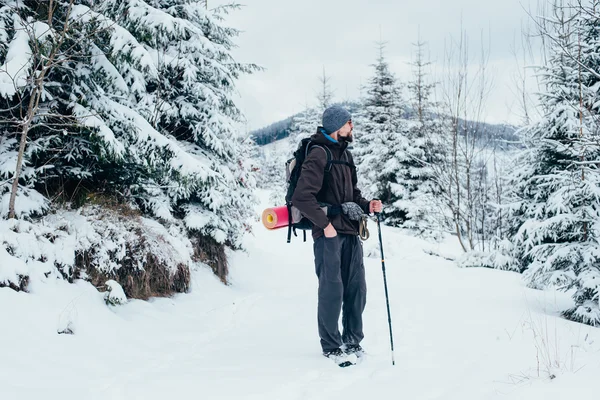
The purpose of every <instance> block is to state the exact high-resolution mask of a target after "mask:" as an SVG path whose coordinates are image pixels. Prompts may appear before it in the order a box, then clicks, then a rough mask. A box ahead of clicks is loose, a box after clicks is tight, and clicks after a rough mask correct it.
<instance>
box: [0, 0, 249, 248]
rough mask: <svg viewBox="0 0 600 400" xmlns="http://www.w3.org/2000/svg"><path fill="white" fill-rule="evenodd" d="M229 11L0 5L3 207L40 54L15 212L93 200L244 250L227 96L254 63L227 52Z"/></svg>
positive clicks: (196, 5)
mask: <svg viewBox="0 0 600 400" xmlns="http://www.w3.org/2000/svg"><path fill="white" fill-rule="evenodd" d="M232 8H236V6H235V5H230V6H226V7H221V8H218V9H217V10H216V11H207V10H206V9H205V7H204V3H203V2H200V1H192V0H178V1H175V0H173V1H166V0H165V1H158V0H152V1H150V0H149V1H141V0H132V1H128V2H123V1H116V0H107V1H102V2H99V1H94V0H76V1H75V0H74V1H72V2H59V1H50V2H34V1H25V2H20V1H19V2H12V1H11V2H3V3H2V5H1V6H0V21H1V22H0V36H1V37H2V39H3V40H2V41H1V43H0V56H1V57H2V58H1V59H0V65H1V66H2V67H0V83H1V88H2V91H1V92H0V98H1V99H2V102H3V107H2V108H1V109H2V111H1V112H2V113H3V115H2V127H1V129H2V132H1V136H0V174H2V179H0V186H1V188H0V190H1V194H2V196H3V202H2V213H3V214H4V215H6V213H7V207H6V205H7V203H8V202H7V201H6V199H7V195H8V193H9V189H7V187H8V186H9V185H10V183H12V181H13V179H12V178H13V174H14V171H15V164H16V163H15V159H16V156H17V154H18V148H19V137H18V136H17V135H18V134H19V132H20V130H19V128H21V127H22V126H23V121H26V120H27V118H26V116H25V117H24V116H23V114H22V110H23V109H24V108H23V105H25V106H26V105H27V104H28V101H29V99H30V98H32V93H35V92H34V91H33V90H32V88H35V87H36V86H35V85H33V84H32V83H33V82H35V79H36V77H39V76H40V74H39V71H40V68H42V67H43V64H40V60H48V59H49V57H48V56H49V55H51V54H55V57H56V62H54V63H53V64H52V65H51V66H52V68H50V69H49V70H48V71H47V74H45V75H44V80H43V82H42V84H41V85H40V86H39V87H41V88H42V91H41V96H40V101H39V107H38V108H37V110H38V111H39V112H38V113H37V114H35V115H33V118H31V119H30V120H31V121H32V123H31V127H30V128H31V129H29V132H28V134H29V135H28V136H27V140H28V141H27V146H26V147H25V151H24V155H25V157H24V160H23V167H22V169H21V177H20V179H19V184H20V186H19V191H18V194H19V196H20V197H18V198H17V202H16V204H17V205H16V207H15V208H16V211H17V216H27V215H31V214H33V213H38V214H39V213H42V212H44V210H45V209H47V206H48V204H49V203H52V202H54V201H56V199H57V198H58V197H60V198H62V199H63V200H67V201H71V202H72V204H73V205H76V204H75V203H77V202H76V201H75V200H76V199H77V198H78V197H79V198H81V199H85V198H86V197H87V196H86V195H87V194H88V193H90V192H95V193H98V192H100V193H103V194H104V195H106V196H111V197H114V196H117V197H119V198H120V201H125V202H132V203H136V204H137V205H138V206H140V207H141V210H142V211H143V212H145V213H146V214H147V215H150V216H153V217H158V218H160V219H162V221H167V222H168V221H174V220H175V219H181V220H182V221H184V223H185V226H186V227H187V228H188V230H190V231H192V232H197V233H198V234H199V235H200V236H202V237H203V238H209V239H210V240H212V241H213V243H215V244H216V245H217V246H220V247H222V246H224V245H230V246H232V247H234V248H237V247H239V246H240V243H241V241H240V240H241V237H242V235H243V232H244V231H245V229H246V226H245V225H244V222H245V220H246V217H248V216H249V215H250V213H251V210H252V203H253V187H254V179H253V177H252V176H251V169H252V166H251V165H250V164H249V163H248V162H246V159H247V157H246V155H248V154H249V153H250V152H252V148H251V147H252V146H253V144H251V143H250V142H249V141H247V140H245V138H243V137H241V136H240V134H238V132H239V129H238V123H239V122H240V113H239V111H238V109H237V108H236V107H235V104H234V101H233V91H234V85H235V80H236V79H237V77H238V76H239V74H241V73H246V72H252V71H253V70H255V69H256V67H255V66H253V65H245V64H240V63H237V62H235V60H234V59H233V57H232V56H231V52H230V50H231V48H232V46H233V38H234V37H235V35H236V34H237V31H236V30H234V29H231V28H228V27H226V26H224V24H223V22H222V15H221V14H219V12H221V13H222V12H227V11H229V10H231V9H232ZM47 21H50V22H51V23H50V24H48V22H47ZM63 32H64V33H65V34H64V35H63V36H64V40H61V37H63V36H61V34H62V33H63ZM26 108H27V107H25V109H26ZM78 194H81V195H78ZM49 200H50V202H49ZM194 236H195V234H194Z"/></svg>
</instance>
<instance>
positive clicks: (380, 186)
mask: <svg viewBox="0 0 600 400" xmlns="http://www.w3.org/2000/svg"><path fill="white" fill-rule="evenodd" d="M384 47H385V45H384V44H383V43H380V45H379V57H378V59H377V63H376V64H374V65H373V67H374V69H375V73H374V75H373V76H372V77H371V78H370V79H369V83H368V85H367V88H366V89H367V90H366V97H365V100H364V105H363V113H362V118H361V120H362V121H364V122H363V124H362V125H363V126H362V129H363V131H362V132H360V135H358V136H357V145H356V151H355V157H356V164H357V170H358V173H359V179H360V181H361V183H362V187H364V188H365V193H366V194H367V195H370V196H372V197H374V198H379V199H381V200H382V201H383V203H384V204H385V207H384V210H383V216H384V218H385V222H386V223H388V224H391V225H400V224H402V223H403V222H404V221H405V220H406V219H407V215H408V210H407V207H406V203H405V201H406V200H407V199H408V198H409V193H410V189H411V188H410V187H408V186H407V185H406V181H405V177H406V170H407V162H409V160H410V157H411V150H412V149H411V147H410V145H409V143H408V140H407V136H406V135H407V127H406V123H405V121H404V120H403V119H402V112H403V100H402V97H401V88H400V86H399V84H398V83H397V81H396V78H395V76H394V75H393V74H392V72H391V71H390V70H389V66H388V64H387V61H386V60H385V57H384Z"/></svg>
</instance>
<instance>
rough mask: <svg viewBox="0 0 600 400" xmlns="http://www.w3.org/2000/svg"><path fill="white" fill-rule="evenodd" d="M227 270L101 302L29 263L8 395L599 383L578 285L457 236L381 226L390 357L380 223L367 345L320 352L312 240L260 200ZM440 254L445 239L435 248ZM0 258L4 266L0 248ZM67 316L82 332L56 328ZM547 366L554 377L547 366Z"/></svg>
mask: <svg viewBox="0 0 600 400" xmlns="http://www.w3.org/2000/svg"><path fill="white" fill-rule="evenodd" d="M269 196H270V193H268V192H267V191H261V192H260V197H261V200H262V202H261V204H260V206H257V207H256V209H255V213H256V217H255V220H254V221H253V224H254V226H253V228H254V229H253V232H254V233H253V235H248V236H246V238H245V243H244V245H245V247H246V251H245V252H230V253H229V268H230V279H231V284H230V285H229V286H224V285H222V284H221V283H220V281H219V280H218V278H216V277H215V276H214V275H213V274H212V272H211V271H210V268H208V267H207V266H202V265H196V266H195V268H194V271H193V274H192V289H191V293H188V294H181V295H177V296H174V297H172V298H162V299H158V298H157V299H152V300H150V301H148V302H144V301H140V300H130V301H129V302H128V303H127V304H124V305H121V306H119V307H112V306H111V307H108V306H107V305H106V304H105V302H104V293H100V292H98V291H97V290H96V289H95V288H93V287H92V286H91V285H90V284H89V283H86V282H84V281H75V283H74V284H68V283H67V282H65V281H64V280H60V279H56V278H55V277H52V276H51V277H50V278H45V277H44V276H43V275H40V276H37V275H36V276H35V279H32V282H31V284H30V293H17V292H15V291H13V290H11V289H8V288H1V289H0V320H1V321H2V329H1V330H0V343H2V362H0V387H1V388H2V398H3V399H19V400H37V399H40V398H44V399H47V400H53V399H57V400H58V399H60V400H68V399H86V400H94V399H128V400H133V399H144V400H152V399H164V398H207V399H236V400H237V399H256V400H259V399H260V400H268V399H273V400H287V399H294V400H296V399H332V398H344V399H348V400H350V399H365V398H373V399H380V398H390V399H397V398H405V399H411V400H419V399H444V400H446V399H460V400H483V399H498V398H501V399H528V400H537V399H539V400H541V399H544V400H548V399H564V398H567V397H568V398H577V397H578V396H582V397H583V396H586V397H588V398H590V397H591V396H592V395H593V394H596V395H597V391H598V389H597V385H596V383H595V382H596V381H597V376H598V373H599V372H600V359H599V358H598V352H599V351H600V330H598V329H597V328H592V327H590V326H587V325H583V324H578V323H574V322H570V321H567V320H565V319H562V318H559V317H558V314H559V310H562V309H565V308H566V307H568V306H570V305H571V304H572V300H571V298H570V295H569V294H567V293H560V292H555V291H550V290H548V291H537V290H533V289H529V288H527V287H526V286H525V284H524V282H523V280H522V277H521V276H520V275H519V274H517V273H514V272H507V271H498V270H493V269H484V268H458V267H457V266H456V265H455V264H454V263H453V262H452V261H449V260H448V259H447V258H455V259H456V258H458V257H459V256H460V255H461V252H460V251H459V246H458V244H457V243H456V240H455V239H453V238H448V239H447V240H445V241H443V242H441V243H438V244H433V243H430V242H426V241H424V240H422V239H419V238H415V237H412V236H409V235H407V234H406V233H405V231H402V230H399V229H394V228H388V227H385V226H384V227H383V231H382V237H383V246H384V251H385V254H386V272H387V283H388V289H389V298H390V309H391V313H392V323H393V329H394V345H395V359H396V365H395V366H392V365H391V355H390V341H389V332H388V322H387V313H386V304H385V296H384V290H383V280H382V272H381V261H380V258H379V243H378V241H377V235H376V232H377V228H376V225H375V224H374V223H373V222H369V229H370V230H371V239H369V240H368V241H366V242H365V243H364V250H365V254H366V255H368V256H367V257H366V258H365V268H366V274H367V285H368V301H367V308H366V310H365V314H364V322H365V340H364V341H363V342H362V345H363V347H364V348H365V350H366V352H367V356H366V357H365V359H364V360H363V361H362V362H361V363H359V365H357V366H351V367H348V368H339V367H337V366H335V364H333V363H332V362H331V361H330V360H327V359H326V358H324V357H323V356H322V355H321V354H320V346H319V338H318V335H317V324H316V301H317V293H316V291H317V279H316V276H315V273H314V266H313V254H312V243H311V242H310V239H309V241H308V242H306V243H304V242H303V241H302V239H301V238H294V239H295V240H293V241H292V243H291V244H287V243H286V234H287V231H285V230H284V229H281V230H275V231H268V230H266V229H265V228H264V227H262V224H261V223H260V221H258V216H259V215H260V212H261V211H262V209H263V208H265V207H266V206H269V205H272V204H270V202H269V201H268V198H269ZM432 254H443V255H444V256H443V257H441V256H435V255H432ZM0 262H1V264H0V271H3V270H4V269H5V264H4V259H3V258H2V255H1V254H0ZM65 327H71V328H72V330H73V334H72V335H70V334H58V331H61V330H62V329H63V328H65ZM552 377H553V378H552Z"/></svg>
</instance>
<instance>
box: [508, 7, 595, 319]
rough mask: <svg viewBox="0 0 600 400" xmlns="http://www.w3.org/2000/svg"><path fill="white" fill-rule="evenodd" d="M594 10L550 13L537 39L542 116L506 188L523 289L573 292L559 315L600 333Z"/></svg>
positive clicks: (529, 134) (530, 129)
mask: <svg viewBox="0 0 600 400" xmlns="http://www.w3.org/2000/svg"><path fill="white" fill-rule="evenodd" d="M598 6H599V2H598V1H593V2H592V4H591V5H590V8H587V7H582V6H581V4H580V5H579V6H577V7H572V6H555V7H554V18H552V19H548V24H547V26H548V29H547V30H544V31H543V32H541V33H542V34H543V35H545V36H546V37H547V38H548V39H549V43H550V48H549V53H550V56H549V63H548V65H547V66H544V67H541V71H542V72H543V74H542V77H543V82H544V84H545V87H546V92H545V93H543V94H542V95H541V96H540V102H541V105H542V107H543V110H544V111H545V115H544V116H543V118H542V119H541V120H540V121H539V122H537V123H535V124H532V125H530V126H528V127H527V129H526V130H525V133H526V134H527V138H528V144H529V148H528V149H527V150H526V151H525V152H524V154H523V155H522V156H521V157H520V163H519V164H518V168H517V169H516V170H515V173H514V174H513V175H512V176H511V179H510V181H509V182H508V183H509V185H508V187H511V188H513V189H514V192H513V193H512V194H513V196H514V197H513V202H512V203H511V209H512V210H513V212H512V215H511V218H510V219H509V221H510V222H511V225H510V233H511V234H512V238H513V239H512V241H513V242H514V251H515V256H516V259H517V260H518V262H519V263H520V265H521V268H522V269H523V270H525V276H526V279H527V281H528V284H529V285H530V286H531V287H534V288H544V287H547V286H550V285H552V286H555V287H559V288H562V289H565V290H566V289H570V288H574V289H575V293H574V296H573V298H574V300H575V305H574V307H573V308H571V309H569V310H566V311H565V312H564V313H563V314H564V315H565V316H566V317H567V318H569V319H571V320H574V321H580V322H583V323H586V324H589V325H600V307H599V291H600V247H599V246H598V241H599V239H600V237H599V235H600V234H599V232H600V190H599V188H600V173H599V171H598V160H599V159H600V141H599V140H598V139H599V138H600V126H599V124H598V121H599V112H598V106H599V105H598V103H597V95H598V89H599V88H600V75H598V73H597V72H596V71H598V66H599V65H600V43H599V41H598V29H599V27H600V24H599V20H598V18H599V16H598V11H599V7H598Z"/></svg>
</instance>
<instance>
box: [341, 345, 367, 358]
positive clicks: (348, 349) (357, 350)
mask: <svg viewBox="0 0 600 400" xmlns="http://www.w3.org/2000/svg"><path fill="white" fill-rule="evenodd" d="M344 352H345V353H346V354H356V357H362V356H363V355H364V354H365V350H364V349H363V348H362V347H360V344H347V345H346V346H345V348H344Z"/></svg>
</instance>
